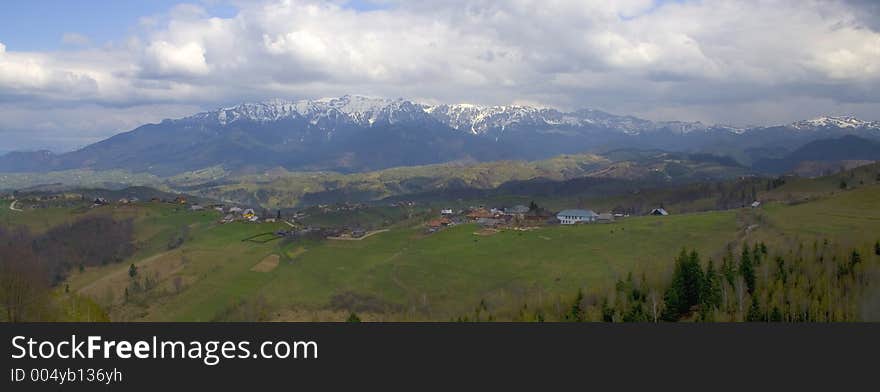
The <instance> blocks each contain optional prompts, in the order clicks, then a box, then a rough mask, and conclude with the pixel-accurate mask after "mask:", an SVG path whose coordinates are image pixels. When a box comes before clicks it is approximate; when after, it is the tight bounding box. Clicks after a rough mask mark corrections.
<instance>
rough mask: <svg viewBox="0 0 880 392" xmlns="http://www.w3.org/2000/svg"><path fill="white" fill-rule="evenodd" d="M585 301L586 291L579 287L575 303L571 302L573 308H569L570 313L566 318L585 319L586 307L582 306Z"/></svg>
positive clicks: (578, 320) (570, 319) (579, 320)
mask: <svg viewBox="0 0 880 392" xmlns="http://www.w3.org/2000/svg"><path fill="white" fill-rule="evenodd" d="M583 302H584V291H583V290H581V289H578V293H577V296H576V297H575V299H574V303H572V304H571V309H569V311H568V315H566V318H567V319H568V320H569V321H577V322H581V321H584V309H583V307H582V306H581V303H583Z"/></svg>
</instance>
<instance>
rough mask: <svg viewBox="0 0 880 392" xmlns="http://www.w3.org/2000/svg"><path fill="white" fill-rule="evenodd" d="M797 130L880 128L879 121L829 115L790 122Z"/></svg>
mask: <svg viewBox="0 0 880 392" xmlns="http://www.w3.org/2000/svg"><path fill="white" fill-rule="evenodd" d="M791 127H792V128H794V129H798V130H807V131H814V130H818V129H828V128H842V129H846V128H850V129H868V128H875V129H880V121H863V120H859V119H857V118H855V117H852V116H829V117H817V118H814V119H812V120H802V121H797V122H795V123H792V124H791Z"/></svg>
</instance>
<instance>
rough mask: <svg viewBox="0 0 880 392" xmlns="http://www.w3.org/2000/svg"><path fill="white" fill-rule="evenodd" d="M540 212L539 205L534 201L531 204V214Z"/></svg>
mask: <svg viewBox="0 0 880 392" xmlns="http://www.w3.org/2000/svg"><path fill="white" fill-rule="evenodd" d="M535 211H538V204H537V203H535V201H534V200H532V201H530V202H529V212H535Z"/></svg>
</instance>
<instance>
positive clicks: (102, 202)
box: [94, 197, 110, 206]
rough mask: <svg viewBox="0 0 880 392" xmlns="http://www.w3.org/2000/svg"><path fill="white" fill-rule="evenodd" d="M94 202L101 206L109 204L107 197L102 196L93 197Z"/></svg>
mask: <svg viewBox="0 0 880 392" xmlns="http://www.w3.org/2000/svg"><path fill="white" fill-rule="evenodd" d="M94 204H95V205H96V206H103V205H107V204H110V203H108V202H107V199H105V198H103V197H98V198H95V202H94Z"/></svg>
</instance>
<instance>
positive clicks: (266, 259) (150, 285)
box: [0, 172, 880, 321]
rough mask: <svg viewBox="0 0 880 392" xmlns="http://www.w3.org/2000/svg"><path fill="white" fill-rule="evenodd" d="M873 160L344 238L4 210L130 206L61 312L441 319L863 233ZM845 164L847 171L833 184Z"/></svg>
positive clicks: (872, 237)
mask: <svg viewBox="0 0 880 392" xmlns="http://www.w3.org/2000/svg"><path fill="white" fill-rule="evenodd" d="M870 173H873V172H870ZM870 173H869V172H866V174H865V176H863V177H864V180H863V179H861V178H860V177H846V178H843V177H837V178H830V179H829V178H822V179H816V180H803V179H798V180H792V181H789V183H787V184H786V185H784V186H782V187H779V188H777V189H773V190H772V191H762V192H761V198H762V199H765V200H770V202H766V203H764V205H762V206H761V207H760V208H741V209H733V210H726V211H711V212H694V213H679V214H673V215H670V216H665V217H652V216H641V217H627V218H624V219H620V220H618V221H616V222H614V223H609V224H591V225H578V226H547V227H541V228H537V229H533V230H513V229H503V230H499V231H497V232H490V231H482V230H481V229H480V228H479V227H478V226H476V225H473V224H463V225H459V226H455V227H451V228H447V229H444V230H441V231H439V232H437V233H434V234H426V233H425V232H424V227H423V222H424V220H425V219H427V217H425V216H423V215H421V214H415V215H410V217H409V218H404V219H403V220H398V219H401V217H400V214H401V213H400V211H395V210H393V209H390V208H388V207H382V209H379V210H375V211H372V210H367V211H360V212H358V214H363V216H358V219H362V220H364V221H375V222H377V223H378V222H380V221H384V220H391V221H394V220H398V221H397V222H398V223H396V224H393V225H392V226H390V230H388V231H385V232H382V233H378V234H375V235H372V236H370V237H368V238H364V239H362V240H348V241H346V240H320V241H319V240H295V241H291V240H286V239H278V240H272V241H268V242H265V243H259V242H253V241H245V240H246V239H248V238H250V237H254V236H257V235H260V234H264V233H273V232H275V231H276V230H279V229H286V228H288V227H287V226H286V225H285V224H284V223H270V224H266V223H262V224H252V223H240V222H239V223H232V224H220V223H218V222H217V220H218V219H219V217H220V215H219V213H216V212H214V211H201V212H191V211H188V210H187V209H185V208H183V207H180V206H175V205H170V204H159V203H141V204H138V205H136V206H115V205H114V206H106V207H101V208H95V209H90V208H72V209H71V208H45V209H24V211H12V210H10V209H9V208H8V207H9V202H8V201H3V202H0V223H2V224H4V225H9V226H16V225H25V226H28V227H29V228H30V229H31V230H33V231H36V232H40V231H45V230H46V229H48V228H49V227H51V226H53V225H57V224H61V223H64V222H69V221H72V220H73V219H77V218H78V217H81V216H86V215H88V214H112V215H113V216H114V217H116V218H119V219H132V220H133V221H134V223H135V226H134V227H135V237H136V239H135V240H136V249H137V250H136V252H135V253H134V255H133V256H132V257H131V258H130V259H129V260H125V261H123V262H120V263H113V264H108V265H100V266H95V267H86V268H84V269H82V270H78V269H73V270H71V271H70V276H69V277H68V279H67V281H66V282H65V283H64V284H63V285H60V286H59V287H58V288H57V289H56V291H57V293H56V295H57V296H58V297H59V298H61V299H60V301H61V302H62V303H66V304H69V305H70V306H68V307H69V308H70V309H68V313H70V314H71V317H70V318H71V319H84V318H86V317H88V318H89V319H101V317H100V316H98V315H93V312H92V310H90V309H93V308H94V306H100V308H101V309H104V310H105V311H106V315H107V317H109V319H110V320H113V321H139V320H162V321H165V320H167V321H210V320H252V319H261V320H301V321H310V320H343V319H345V318H346V317H347V316H348V314H349V313H350V312H352V311H354V312H357V313H358V314H359V315H361V316H362V317H363V318H364V319H366V320H439V321H444V320H450V319H454V318H455V317H456V316H458V315H461V314H464V313H467V312H470V311H472V310H473V309H474V308H475V307H476V306H477V305H478V304H480V303H481V302H483V303H488V304H491V305H492V306H494V307H496V308H503V307H504V306H506V304H523V303H539V304H542V305H545V306H546V305H548V304H551V305H552V304H553V303H561V301H562V298H567V297H570V296H571V295H572V293H574V292H576V291H577V290H578V289H579V288H581V289H584V290H585V291H587V292H597V291H602V290H607V289H609V288H611V287H612V286H613V285H614V283H615V282H616V281H617V280H618V279H621V278H624V277H625V276H626V275H627V274H628V273H630V272H633V273H635V274H638V275H639V277H641V276H642V275H643V276H644V277H645V279H646V280H647V281H648V282H662V281H665V280H666V279H668V277H669V275H670V274H671V271H672V266H673V260H674V258H675V256H676V255H677V254H678V253H679V252H680V250H681V249H682V248H687V249H695V250H697V251H698V252H699V253H700V254H701V255H703V256H704V258H713V259H715V260H719V259H720V258H721V257H722V255H723V254H724V253H726V251H727V249H728V247H734V249H737V248H736V247H739V246H741V244H742V243H743V242H749V243H754V242H757V241H764V242H766V243H767V244H768V245H775V246H773V248H779V249H792V248H793V247H796V246H798V245H799V244H804V245H810V244H812V243H813V242H815V241H822V240H823V239H829V240H831V241H834V242H836V243H838V244H841V245H845V246H851V247H857V248H866V247H868V246H870V245H871V244H873V243H874V241H877V240H878V239H880V185H877V184H875V183H874V182H873V181H871V182H870V183H868V181H870V180H872V178H870V177H869V174H870ZM842 178H843V179H849V180H850V181H851V182H853V183H857V185H858V186H854V187H853V186H850V187H849V188H848V189H841V187H840V186H839V184H840V181H841V179H842ZM853 188H854V189H853ZM792 194H794V195H801V196H803V197H791V195H792ZM773 200H777V201H773ZM674 208H675V207H673V208H672V210H674ZM685 210H686V209H685ZM343 218H345V217H340V216H336V215H329V216H325V217H315V218H314V219H315V220H314V224H318V223H325V222H322V220H326V221H328V222H329V221H335V220H338V219H343ZM780 245H781V246H780ZM258 264H259V265H260V267H255V266H257V265H258ZM131 265H135V266H136V268H137V271H138V273H137V276H136V277H135V278H132V277H130V276H129V274H128V271H129V268H130V266H131ZM135 281H137V282H135ZM65 290H69V293H66V292H65ZM83 301H86V302H83ZM83 303H87V304H89V305H88V306H86V305H81V304H83ZM95 304H96V305H95ZM83 309H86V310H88V311H87V312H86V313H85V314H83ZM94 313H97V312H94Z"/></svg>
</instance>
